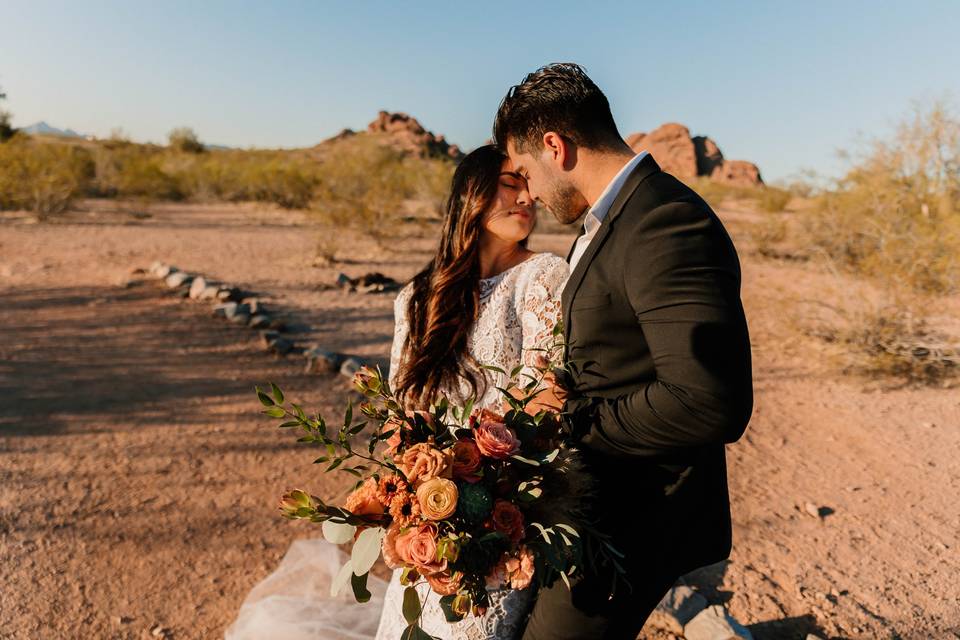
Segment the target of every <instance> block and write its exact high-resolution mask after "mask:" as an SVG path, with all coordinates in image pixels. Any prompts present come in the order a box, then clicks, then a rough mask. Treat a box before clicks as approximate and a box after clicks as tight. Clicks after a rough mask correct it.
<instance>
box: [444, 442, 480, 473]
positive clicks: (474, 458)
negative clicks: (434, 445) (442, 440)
mask: <svg viewBox="0 0 960 640" xmlns="http://www.w3.org/2000/svg"><path fill="white" fill-rule="evenodd" d="M452 450H453V462H452V467H453V477H454V478H456V479H457V480H463V481H464V482H469V483H471V484H472V483H474V482H479V481H480V473H479V471H480V467H481V466H482V465H483V457H482V456H481V454H480V449H479V448H478V447H477V444H476V443H475V442H474V441H473V440H470V439H468V438H461V439H460V440H457V441H456V443H454V445H453V447H452Z"/></svg>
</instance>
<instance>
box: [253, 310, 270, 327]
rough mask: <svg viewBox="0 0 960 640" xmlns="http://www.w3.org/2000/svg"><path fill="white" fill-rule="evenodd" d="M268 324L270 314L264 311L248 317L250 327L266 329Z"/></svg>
mask: <svg viewBox="0 0 960 640" xmlns="http://www.w3.org/2000/svg"><path fill="white" fill-rule="evenodd" d="M269 326H270V316H268V315H267V314H265V313H258V314H256V315H254V316H251V317H250V327H251V328H252V329H266V328H267V327H269Z"/></svg>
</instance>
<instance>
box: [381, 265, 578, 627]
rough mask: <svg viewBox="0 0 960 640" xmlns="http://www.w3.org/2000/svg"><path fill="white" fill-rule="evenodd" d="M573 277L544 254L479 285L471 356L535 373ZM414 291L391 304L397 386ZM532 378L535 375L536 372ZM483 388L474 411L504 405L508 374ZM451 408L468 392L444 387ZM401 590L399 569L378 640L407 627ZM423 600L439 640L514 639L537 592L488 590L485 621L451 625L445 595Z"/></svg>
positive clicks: (490, 375)
mask: <svg viewBox="0 0 960 640" xmlns="http://www.w3.org/2000/svg"><path fill="white" fill-rule="evenodd" d="M567 275H568V268H567V263H566V262H565V261H564V260H563V259H562V258H558V257H557V256H555V255H552V254H547V253H539V254H536V255H534V256H532V257H531V258H529V259H527V260H526V261H524V262H522V263H520V264H518V265H517V266H515V267H513V268H511V269H508V270H506V271H504V272H503V273H501V274H499V275H496V276H494V277H492V278H486V279H484V280H481V281H480V309H479V314H478V317H477V322H476V324H475V325H474V328H473V331H472V333H471V335H470V338H469V339H468V345H467V346H468V349H469V350H470V354H471V355H472V356H473V357H474V358H475V359H476V361H477V362H478V363H480V364H485V365H493V366H496V367H499V368H500V369H503V370H504V371H505V372H507V373H508V374H509V372H510V371H511V370H512V369H514V368H515V367H516V366H517V365H519V364H523V365H525V367H532V366H533V364H534V359H535V357H536V356H537V355H538V352H536V351H533V352H528V350H530V349H535V348H545V347H547V346H549V345H550V343H551V341H552V335H553V328H554V326H555V325H556V324H557V322H558V320H559V318H560V293H561V291H562V289H563V284H564V283H565V282H566V279H567ZM411 293H412V289H411V287H410V286H407V287H406V288H405V289H403V290H402V291H401V292H400V295H398V296H397V301H396V303H395V305H394V311H395V315H396V328H395V331H394V338H393V349H392V351H391V357H390V382H391V386H393V383H394V382H395V380H396V376H397V371H398V368H399V367H400V366H401V365H402V363H401V362H400V360H401V356H402V353H403V344H404V342H405V341H406V339H407V333H408V326H407V305H408V304H409V302H410V296H411ZM531 373H532V372H531ZM482 375H483V376H484V377H485V382H486V384H485V389H484V390H483V394H482V396H480V398H478V400H477V403H476V406H478V407H488V406H495V407H499V406H500V404H501V397H500V394H499V392H498V391H497V389H496V387H498V386H500V387H502V386H504V384H505V383H506V379H505V376H503V375H501V374H499V373H497V372H493V371H489V370H483V371H482ZM445 392H446V393H447V394H448V395H449V396H450V399H451V402H463V401H464V400H465V399H466V398H467V397H469V395H470V386H469V384H467V383H466V382H462V383H461V384H460V385H459V387H458V388H457V389H447V390H445ZM403 589H404V587H403V586H402V585H401V584H400V571H399V570H398V571H396V572H394V575H393V578H392V579H391V580H390V584H389V586H388V587H387V592H386V596H385V598H384V604H383V613H382V615H381V618H380V627H379V629H378V630H377V637H376V640H399V638H401V636H402V634H403V630H404V629H405V628H406V627H407V623H406V621H405V620H404V617H403V611H402V608H403ZM417 590H418V592H419V593H420V599H421V602H423V603H424V604H423V613H422V615H421V618H420V625H421V627H422V628H423V629H424V631H426V632H427V633H429V634H430V635H432V636H434V637H436V638H440V639H441V640H514V639H516V638H519V636H520V632H521V631H522V629H523V623H524V620H525V619H526V616H527V613H528V612H529V610H530V607H531V606H532V604H533V598H534V593H533V589H532V588H530V589H525V590H523V591H516V590H510V589H490V590H488V592H489V595H490V607H489V609H487V612H486V614H484V615H483V616H482V617H474V616H467V617H466V618H464V619H463V620H462V621H460V622H458V623H455V624H450V623H448V622H447V621H446V620H445V619H444V616H443V611H442V610H441V608H440V596H438V595H437V594H435V593H432V592H431V591H430V589H429V587H428V585H426V584H425V583H424V584H421V585H418V587H417Z"/></svg>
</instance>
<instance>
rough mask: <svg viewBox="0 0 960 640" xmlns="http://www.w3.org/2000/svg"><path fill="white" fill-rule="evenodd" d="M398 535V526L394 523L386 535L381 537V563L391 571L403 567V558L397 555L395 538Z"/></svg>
mask: <svg viewBox="0 0 960 640" xmlns="http://www.w3.org/2000/svg"><path fill="white" fill-rule="evenodd" d="M399 535H400V526H399V525H398V524H396V523H394V524H393V525H391V526H390V528H389V529H387V535H385V536H384V537H383V543H381V545H380V550H381V551H383V561H384V562H385V563H386V564H387V566H388V567H390V568H391V569H399V568H400V567H402V566H403V558H401V557H400V554H398V553H397V536H399Z"/></svg>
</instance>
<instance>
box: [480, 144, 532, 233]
mask: <svg viewBox="0 0 960 640" xmlns="http://www.w3.org/2000/svg"><path fill="white" fill-rule="evenodd" d="M536 221H537V214H536V210H535V209H534V204H533V198H531V197H530V192H529V191H528V190H527V181H526V180H524V179H523V177H521V176H520V174H518V173H516V172H515V171H514V170H513V165H512V164H511V163H510V161H509V160H505V161H504V163H503V166H502V167H501V168H500V180H499V184H498V186H497V195H496V196H495V197H494V199H493V202H491V203H490V207H489V208H488V209H487V211H486V212H484V214H483V229H484V232H485V233H489V234H491V235H493V236H496V237H497V238H499V239H501V240H504V241H506V242H521V241H522V240H524V239H526V237H527V236H529V235H530V232H531V231H533V225H534V224H535V223H536Z"/></svg>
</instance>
